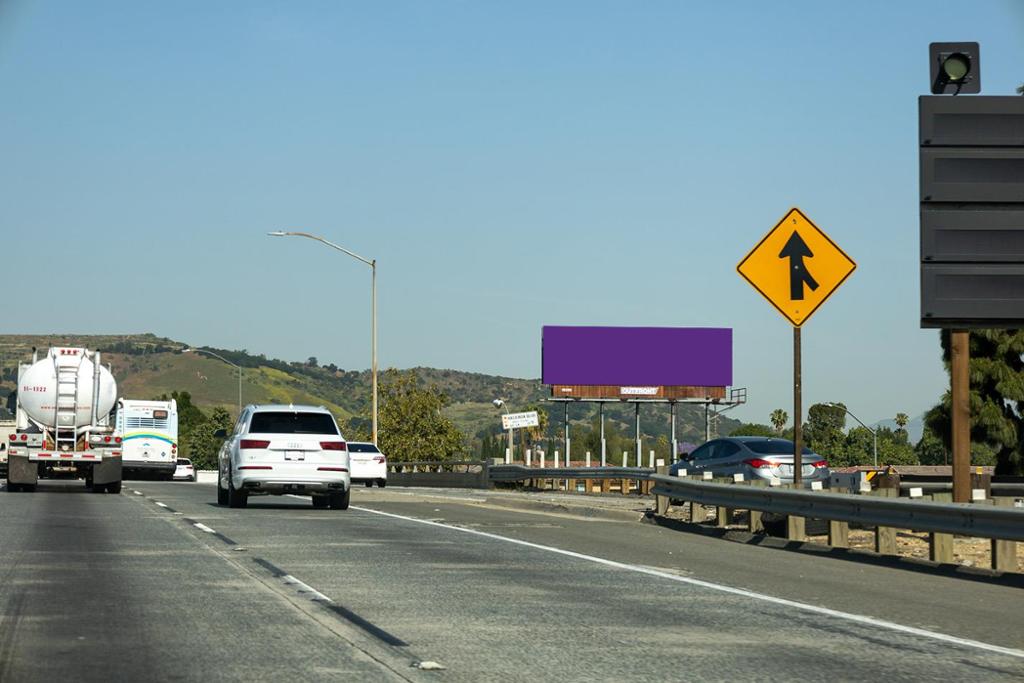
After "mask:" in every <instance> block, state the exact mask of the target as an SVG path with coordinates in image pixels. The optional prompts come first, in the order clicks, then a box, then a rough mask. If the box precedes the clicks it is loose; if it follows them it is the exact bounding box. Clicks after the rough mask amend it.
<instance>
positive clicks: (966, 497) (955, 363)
mask: <svg viewBox="0 0 1024 683" xmlns="http://www.w3.org/2000/svg"><path fill="white" fill-rule="evenodd" d="M950 338H951V339H950V341H951V346H952V349H951V351H952V353H951V356H952V357H951V359H950V361H951V362H950V382H951V383H952V387H951V389H952V406H951V410H950V418H951V420H952V423H953V439H952V440H953V502H955V503H969V502H971V404H970V395H971V390H970V389H971V385H970V383H971V378H970V372H969V365H970V359H971V347H970V335H969V334H968V332H967V331H965V330H953V331H952V332H950Z"/></svg>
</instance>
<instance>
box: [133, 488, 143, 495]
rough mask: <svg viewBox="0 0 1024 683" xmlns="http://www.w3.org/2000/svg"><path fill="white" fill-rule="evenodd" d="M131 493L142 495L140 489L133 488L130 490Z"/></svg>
mask: <svg viewBox="0 0 1024 683" xmlns="http://www.w3.org/2000/svg"><path fill="white" fill-rule="evenodd" d="M132 493H134V494H135V495H136V496H141V495H142V491H136V490H134V489H133V490H132Z"/></svg>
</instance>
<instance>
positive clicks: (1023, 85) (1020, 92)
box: [1017, 83, 1024, 95]
mask: <svg viewBox="0 0 1024 683" xmlns="http://www.w3.org/2000/svg"><path fill="white" fill-rule="evenodd" d="M1017 94H1018V95H1024V83H1021V84H1020V85H1018V86H1017Z"/></svg>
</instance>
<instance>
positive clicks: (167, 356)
mask: <svg viewBox="0 0 1024 683" xmlns="http://www.w3.org/2000/svg"><path fill="white" fill-rule="evenodd" d="M51 345H58V346H60V345H68V346H84V347H86V348H89V349H100V350H101V351H103V362H104V363H110V364H111V366H112V370H113V373H114V376H115V377H116V378H117V381H118V388H119V393H120V394H121V395H122V396H127V397H131V398H154V397H158V396H160V395H163V394H170V393H171V392H172V391H177V392H181V391H187V392H189V393H190V394H191V395H192V401H193V402H194V403H195V404H196V405H198V406H200V407H201V408H203V409H204V410H209V409H212V408H213V407H215V406H220V407H223V408H226V409H227V410H228V411H229V412H230V413H232V414H236V412H237V405H238V373H237V371H236V370H235V368H234V367H232V366H230V365H228V364H227V363H224V362H223V361H220V360H218V359H216V358H212V357H210V356H208V355H202V354H199V353H196V352H194V351H192V352H185V350H186V349H188V348H189V345H188V344H186V343H184V342H180V341H175V340H171V339H166V338H160V337H156V336H155V335H152V334H139V335H93V336H83V335H73V334H68V335H45V336H44V335H39V336H33V335H0V366H2V373H0V377H2V381H0V398H3V397H6V396H8V395H9V394H10V393H11V392H12V391H13V390H14V388H15V379H16V367H17V363H18V362H19V361H22V362H24V361H27V360H30V359H31V356H32V347H33V346H35V347H37V348H39V349H40V350H45V349H46V348H48V347H49V346H51ZM209 350H211V351H214V352H215V353H218V354H220V355H222V356H224V357H225V358H227V359H229V360H230V361H231V362H233V363H235V364H237V365H239V366H242V368H243V371H242V401H243V403H274V402H276V403H282V404H288V403H296V404H299V403H308V404H314V405H323V406H326V407H327V408H329V409H330V410H331V411H332V412H334V414H335V415H336V416H337V417H338V420H339V422H341V423H342V424H345V423H346V422H347V421H348V420H349V419H350V418H353V417H367V416H368V415H369V412H370V386H371V383H370V372H369V371H368V370H360V371H353V370H343V369H341V368H337V367H335V366H334V365H327V366H321V365H319V364H312V363H310V362H309V361H307V362H287V361H282V360H278V359H268V358H266V357H265V356H262V355H253V354H250V353H248V352H245V351H234V350H229V349H209ZM413 370H414V371H415V372H416V374H417V376H418V378H419V381H420V383H421V384H423V385H429V386H435V387H438V388H440V389H441V390H442V391H443V392H444V393H445V394H446V395H447V396H448V397H449V399H450V404H449V405H448V407H447V408H446V409H445V412H446V413H447V415H448V416H449V417H450V418H451V419H452V420H453V421H454V422H455V424H456V425H457V426H458V427H459V429H460V430H461V431H462V432H463V433H464V434H465V436H466V437H467V440H468V441H467V449H468V450H469V451H470V452H471V453H472V454H476V453H479V450H480V445H481V441H482V439H484V438H485V437H487V436H488V435H493V434H497V433H500V432H501V421H500V417H499V413H498V411H497V410H496V409H495V408H494V406H493V405H492V404H491V401H492V400H493V399H495V398H499V397H500V398H502V399H504V400H505V401H506V403H507V404H508V406H509V408H510V409H511V410H513V411H516V410H520V409H523V408H526V407H527V406H530V405H534V406H539V407H541V409H544V408H545V407H548V406H550V416H551V419H550V421H549V430H548V431H549V437H550V438H552V439H557V438H558V437H560V436H561V434H562V427H563V408H562V406H561V405H560V404H557V405H552V404H546V403H544V398H545V397H547V396H548V395H549V392H548V391H547V390H546V388H545V387H544V386H543V385H541V383H540V381H539V380H537V379H516V378H511V377H499V376H496V375H486V374H482V373H472V372H462V371H459V370H447V369H437V368H424V367H418V368H413ZM3 403H5V402H0V405H2V404H3ZM596 414H597V408H596V407H589V406H581V405H573V406H571V408H570V422H571V424H572V428H573V430H574V432H573V438H574V439H577V438H581V437H582V436H583V433H584V431H585V430H586V429H588V428H589V426H590V423H591V422H592V421H593V420H594V419H595V417H596ZM606 415H607V416H608V425H609V429H610V430H613V431H617V432H618V433H619V434H620V435H621V436H622V437H623V438H625V437H629V438H632V435H633V429H634V427H633V408H632V406H629V405H622V404H609V405H608V406H607V408H606ZM738 424H739V423H738V422H737V421H735V420H730V419H728V418H726V417H724V416H722V417H721V418H720V422H719V431H720V432H721V433H728V432H729V431H731V429H733V428H734V427H735V426H736V425H738ZM677 429H678V434H679V439H680V440H681V441H691V442H700V441H703V434H704V416H703V409H702V408H699V407H695V406H681V407H680V409H679V419H678V422H677ZM641 431H642V433H643V434H644V437H645V440H646V439H656V438H657V437H659V436H662V437H667V436H668V434H669V417H668V408H667V407H665V406H651V407H645V408H644V409H643V410H642V413H641ZM550 447H551V448H556V447H558V446H557V445H556V444H552V445H551V446H550ZM574 451H575V449H574Z"/></svg>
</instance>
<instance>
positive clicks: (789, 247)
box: [736, 208, 857, 327]
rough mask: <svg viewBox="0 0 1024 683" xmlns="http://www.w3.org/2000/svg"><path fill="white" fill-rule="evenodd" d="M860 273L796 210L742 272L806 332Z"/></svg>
mask: <svg viewBox="0 0 1024 683" xmlns="http://www.w3.org/2000/svg"><path fill="white" fill-rule="evenodd" d="M856 267H857V264H856V263H854V262H853V259H851V258H850V257H849V256H847V255H846V254H845V253H844V252H843V250H842V249H840V248H839V247H838V246H837V245H836V243H835V242H833V241H832V240H830V239H829V238H828V235H826V234H825V233H823V232H822V231H821V230H820V229H819V228H818V226H816V225H815V224H814V223H812V222H811V219H810V218H808V217H807V216H805V215H804V214H803V213H802V212H801V211H800V209H797V208H793V209H790V210H789V213H787V214H786V216H785V217H784V218H783V219H782V220H781V221H779V224H778V225H776V226H775V227H774V228H772V229H771V231H770V232H769V233H768V234H767V235H765V236H764V239H762V240H761V241H760V242H758V243H757V246H756V247H754V248H753V249H752V250H751V251H750V253H749V254H747V256H746V258H744V259H743V260H742V261H740V264H739V265H738V266H736V270H738V271H739V273H740V275H742V276H743V277H744V278H746V280H747V282H749V283H750V284H752V285H754V289H756V290H757V291H759V292H761V294H762V295H763V296H764V298H766V299H768V301H770V302H771V303H772V305H773V306H775V308H777V309H778V310H779V313H781V314H782V315H784V316H786V319H787V320H789V321H790V322H791V323H793V325H795V326H796V327H800V326H801V325H803V324H804V322H806V321H807V319H808V318H810V317H811V314H812V313H814V312H815V311H816V310H818V307H819V306H821V305H822V304H823V303H825V299H827V298H829V296H831V294H832V292H834V291H836V290H837V289H838V288H839V285H841V284H843V282H844V281H845V280H846V278H848V277H849V276H850V273H852V272H853V271H854V269H855V268H856Z"/></svg>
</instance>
